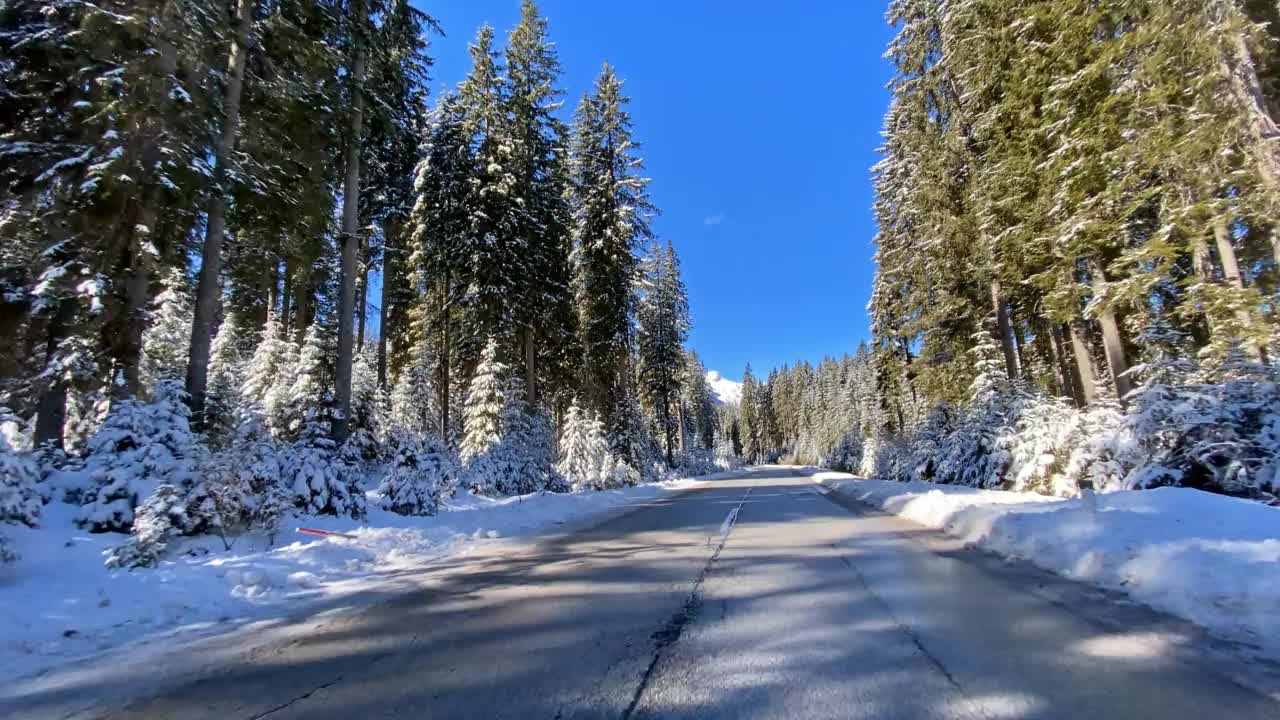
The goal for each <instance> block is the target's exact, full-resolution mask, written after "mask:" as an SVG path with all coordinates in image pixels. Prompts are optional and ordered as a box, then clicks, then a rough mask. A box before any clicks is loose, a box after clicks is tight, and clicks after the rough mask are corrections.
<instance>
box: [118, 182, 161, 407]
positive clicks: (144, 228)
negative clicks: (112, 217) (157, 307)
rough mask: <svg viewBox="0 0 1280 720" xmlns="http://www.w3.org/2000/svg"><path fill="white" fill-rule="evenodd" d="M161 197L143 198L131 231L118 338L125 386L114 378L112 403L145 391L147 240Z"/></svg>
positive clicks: (148, 282)
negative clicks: (127, 270)
mask: <svg viewBox="0 0 1280 720" xmlns="http://www.w3.org/2000/svg"><path fill="white" fill-rule="evenodd" d="M156 195H158V193H153V192H147V193H144V194H143V197H142V200H141V202H142V212H141V216H140V218H139V222H138V223H137V224H135V225H134V226H133V227H132V228H130V229H129V232H130V233H131V237H132V239H131V240H130V242H129V254H130V255H131V258H130V261H131V262H132V263H133V264H132V266H131V267H130V268H129V274H128V276H127V277H126V279H125V285H124V292H125V303H124V312H123V314H122V318H123V321H124V327H123V332H122V334H121V336H120V337H119V338H118V342H117V347H118V348H119V349H118V351H117V353H116V360H117V361H118V362H119V366H118V369H119V370H121V371H122V374H123V376H124V377H123V382H117V381H116V378H112V382H111V399H112V400H113V401H115V400H123V399H126V398H130V397H137V396H138V394H139V392H140V391H141V390H142V336H143V333H145V332H146V329H147V301H148V300H149V299H150V298H151V292H150V290H151V253H149V252H147V250H146V249H144V245H145V244H146V243H148V242H150V241H149V240H148V239H147V236H148V235H149V234H150V233H152V232H154V231H155V227H156V220H157V216H158V214H159V213H158V210H157V208H156V204H157V203H158V202H159V198H158V197H156Z"/></svg>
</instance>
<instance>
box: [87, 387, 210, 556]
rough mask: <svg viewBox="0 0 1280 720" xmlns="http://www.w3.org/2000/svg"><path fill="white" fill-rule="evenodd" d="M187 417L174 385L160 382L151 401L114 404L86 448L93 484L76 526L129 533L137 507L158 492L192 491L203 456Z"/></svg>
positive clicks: (182, 397) (179, 390) (179, 389)
mask: <svg viewBox="0 0 1280 720" xmlns="http://www.w3.org/2000/svg"><path fill="white" fill-rule="evenodd" d="M189 418H190V410H189V409H188V408H187V404H186V398H185V392H184V391H183V389H182V385H181V383H179V382H178V381H176V380H161V381H160V382H158V383H157V384H156V387H155V390H154V392H153V398H152V399H151V401H150V402H143V401H141V400H122V401H120V402H116V403H113V404H112V408H111V412H110V413H109V414H108V415H107V419H106V421H105V422H104V423H103V425H102V427H101V428H100V429H99V430H98V432H96V433H95V434H94V435H93V437H91V438H90V439H89V442H88V446H87V448H86V458H85V471H86V472H87V473H88V474H89V476H90V478H91V480H92V483H93V484H92V486H91V487H90V488H89V490H88V491H87V492H86V494H85V496H84V497H83V498H82V503H83V504H82V507H81V508H80V512H79V514H78V515H77V520H76V521H77V523H79V524H80V525H81V526H82V527H85V528H87V529H89V530H90V531H91V532H125V531H128V530H129V529H130V528H131V527H132V526H133V521H134V514H135V509H136V508H137V507H138V505H139V503H141V502H142V501H143V500H144V499H145V498H147V497H149V496H150V495H151V493H152V492H153V491H154V490H155V489H156V488H157V487H159V486H160V485H169V486H172V487H173V488H175V489H177V490H178V491H182V490H184V489H186V488H189V487H190V486H191V485H192V484H193V483H194V482H195V471H196V464H197V462H198V460H199V458H200V454H201V448H200V447H199V446H198V445H197V444H196V439H195V437H194V436H193V435H192V433H191V426H190V422H189Z"/></svg>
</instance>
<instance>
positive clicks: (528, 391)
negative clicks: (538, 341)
mask: <svg viewBox="0 0 1280 720" xmlns="http://www.w3.org/2000/svg"><path fill="white" fill-rule="evenodd" d="M534 340H535V338H534V331H533V328H532V327H527V328H525V329H524V392H525V400H526V401H527V402H528V403H529V407H530V408H532V407H534V404H535V403H536V402H538V373H537V348H536V347H535V344H534Z"/></svg>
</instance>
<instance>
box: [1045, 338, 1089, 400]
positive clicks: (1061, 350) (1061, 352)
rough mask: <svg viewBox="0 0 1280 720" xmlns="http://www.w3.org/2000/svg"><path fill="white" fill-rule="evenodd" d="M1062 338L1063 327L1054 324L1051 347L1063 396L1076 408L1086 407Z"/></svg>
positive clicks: (1054, 366) (1050, 340)
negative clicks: (1069, 399)
mask: <svg viewBox="0 0 1280 720" xmlns="http://www.w3.org/2000/svg"><path fill="white" fill-rule="evenodd" d="M1062 338H1063V333H1062V326H1061V325H1059V324H1058V323H1054V324H1053V325H1052V327H1051V328H1050V329H1049V342H1050V345H1049V347H1050V348H1051V350H1052V352H1053V368H1054V375H1055V376H1056V377H1057V378H1058V383H1059V385H1060V386H1061V388H1062V394H1063V395H1064V396H1066V397H1069V398H1071V400H1072V402H1074V403H1075V405H1076V407H1084V405H1085V399H1084V394H1083V393H1082V392H1081V391H1080V382H1079V380H1077V379H1076V376H1075V373H1074V371H1073V368H1072V367H1071V363H1070V361H1069V360H1068V359H1067V350H1066V347H1065V346H1064V343H1063V341H1062Z"/></svg>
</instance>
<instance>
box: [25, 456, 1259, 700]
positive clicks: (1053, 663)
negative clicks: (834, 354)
mask: <svg viewBox="0 0 1280 720" xmlns="http://www.w3.org/2000/svg"><path fill="white" fill-rule="evenodd" d="M827 492H828V491H827V490H826V489H825V488H821V487H819V486H818V485H816V484H814V483H813V482H812V481H811V480H810V478H808V477H806V476H805V475H803V474H801V473H798V472H796V471H793V470H788V469H781V468H773V469H763V470H757V471H754V472H751V473H748V474H745V475H743V476H742V477H739V478H730V479H721V480H717V481H713V482H708V483H703V484H699V485H698V486H696V487H693V488H691V489H688V490H684V491H680V492H674V493H669V494H665V495H659V496H656V497H654V498H653V499H651V500H648V501H645V502H643V503H641V504H640V505H639V506H636V507H633V508H631V509H630V510H629V511H628V512H626V513H624V514H620V515H615V516H612V517H610V518H608V519H607V520H605V521H604V522H602V523H600V524H598V525H596V526H595V527H590V528H587V529H585V530H582V531H580V532H577V533H573V534H570V535H564V536H559V537H555V538H550V539H547V540H545V541H544V542H541V543H538V544H536V545H532V546H527V547H517V546H514V545H511V546H498V545H495V546H493V550H492V551H490V552H488V553H484V552H480V553H477V554H473V555H471V556H469V557H467V558H466V559H465V560H463V559H458V560H457V561H444V562H443V563H441V564H440V565H438V566H436V567H434V568H433V569H430V570H422V571H417V572H416V573H415V574H414V576H413V577H412V578H409V581H410V582H411V584H412V589H409V590H403V589H402V590H399V591H397V592H395V593H393V594H387V595H385V596H382V597H376V598H365V599H364V604H363V605H362V606H361V607H360V608H358V609H355V610H350V611H345V612H339V613H334V614H331V615H326V616H321V617H313V618H309V619H306V620H298V621H296V622H293V623H289V624H286V625H282V626H279V627H275V628H272V629H271V630H270V631H268V632H264V633H262V634H261V635H259V636H256V637H253V638H245V637H243V636H223V637H220V638H212V639H209V640H205V641H202V642H198V643H193V644H190V645H189V646H187V647H185V648H182V649H181V650H180V651H177V652H175V653H173V654H172V655H171V656H170V657H169V658H159V659H155V658H153V659H152V660H150V661H149V662H148V663H146V665H145V667H139V666H137V665H133V666H130V665H129V664H128V663H119V664H112V665H110V666H95V667H80V668H78V669H75V670H73V671H68V672H54V673H51V674H50V675H47V676H45V677H43V678H41V679H40V681H39V683H29V684H27V685H26V686H21V685H20V686H15V687H9V688H5V689H3V691H2V692H0V716H2V717H22V718H46V717H95V718H96V717H110V718H171V717H181V718H184V720H198V719H200V718H211V719H212V718H218V719H219V720H222V719H223V718H264V717H270V718H272V719H273V720H278V719H281V718H306V719H307V720H316V719H321V718H334V719H337V718H342V719H343V720H349V719H350V718H373V717H404V718H453V717H457V718H470V717H475V718H597V717H622V718H629V717H630V718H641V717H650V718H668V717H686V718H781V717H786V718H862V717H866V718H1037V719H1038V718H1084V717H1087V718H1133V717H1159V718H1162V719H1164V720H1177V719H1179V718H1197V719H1198V718H1204V717H1230V718H1233V720H1237V719H1238V720H1251V719H1254V718H1257V719H1261V718H1275V717H1278V716H1280V704H1277V703H1276V701H1275V700H1274V699H1273V698H1274V697H1275V696H1274V695H1273V696H1272V697H1267V694H1268V692H1269V688H1268V687H1267V686H1266V683H1265V680H1266V678H1265V677H1264V676H1265V673H1263V674H1262V675H1261V676H1255V675H1253V674H1252V673H1250V672H1247V671H1248V670H1250V668H1249V667H1248V665H1249V664H1248V663H1247V662H1246V661H1244V660H1242V659H1239V658H1237V657H1235V656H1234V655H1233V654H1232V650H1231V648H1230V647H1227V646H1225V645H1223V644H1222V643H1216V642H1213V641H1210V640H1208V639H1207V637H1205V636H1204V635H1203V634H1202V633H1199V632H1198V631H1196V629H1195V628H1192V627H1190V626H1188V625H1187V624H1186V623H1184V622H1182V621H1178V620H1174V619H1172V618H1169V617H1167V616H1163V615H1160V614H1157V613H1155V612H1153V611H1150V610H1146V609H1144V608H1142V607H1139V606H1136V605H1133V604H1126V603H1122V602H1118V601H1117V600H1116V598H1115V597H1114V596H1112V595H1109V594H1107V593H1105V592H1103V591H1099V590H1094V589H1092V588H1090V587H1088V586H1085V585H1080V584H1076V583H1073V582H1070V581H1066V580H1061V579H1057V578H1055V577H1054V576H1051V575H1048V574H1047V573H1045V572H1043V571H1040V570H1036V569H1035V568H1032V567H1030V566H1027V565H1024V564H1021V563H1005V562H1003V561H1000V560H998V559H995V558H993V557H992V556H988V555H985V554H982V553H979V552H977V551H973V550H967V549H965V548H963V547H962V546H961V543H959V542H957V541H952V540H948V539H947V538H946V537H944V536H942V535H941V534H939V533H937V532H936V531H933V530H929V529H926V528H924V527H922V526H920V525H916V524H913V523H911V522H909V521H907V520H903V519H901V518H897V517H893V516H887V515H883V514H880V513H878V512H873V511H870V510H866V509H864V508H862V507H860V506H858V505H857V504H856V503H853V502H851V501H848V500H847V499H845V498H841V497H838V496H828V495H826V493H827ZM1253 669H1256V668H1253ZM1247 685H1252V686H1253V687H1247Z"/></svg>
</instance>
